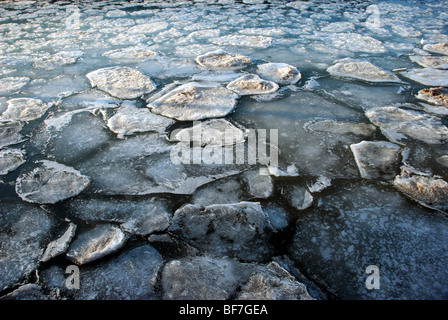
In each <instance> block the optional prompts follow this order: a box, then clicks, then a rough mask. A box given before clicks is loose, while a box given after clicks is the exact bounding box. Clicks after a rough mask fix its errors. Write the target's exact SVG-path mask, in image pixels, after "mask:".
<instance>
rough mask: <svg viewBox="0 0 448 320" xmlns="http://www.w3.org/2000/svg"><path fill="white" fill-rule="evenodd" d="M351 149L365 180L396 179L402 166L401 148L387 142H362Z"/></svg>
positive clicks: (353, 145)
mask: <svg viewBox="0 0 448 320" xmlns="http://www.w3.org/2000/svg"><path fill="white" fill-rule="evenodd" d="M350 149H351V150H352V152H353V156H354V157H355V161H356V164H357V165H358V169H359V172H360V174H361V177H362V178H364V179H378V180H390V179H393V178H395V176H396V174H397V173H398V169H399V167H400V164H401V148H400V146H398V145H396V144H393V143H390V142H387V141H361V142H360V143H357V144H352V145H351V146H350Z"/></svg>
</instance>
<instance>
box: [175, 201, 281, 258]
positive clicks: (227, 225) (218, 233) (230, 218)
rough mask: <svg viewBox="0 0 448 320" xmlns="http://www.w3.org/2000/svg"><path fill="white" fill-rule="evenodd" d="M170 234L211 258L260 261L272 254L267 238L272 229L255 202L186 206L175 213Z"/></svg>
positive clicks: (265, 215) (267, 217)
mask: <svg viewBox="0 0 448 320" xmlns="http://www.w3.org/2000/svg"><path fill="white" fill-rule="evenodd" d="M243 221H245V222H244V223H243ZM169 230H170V232H173V233H175V234H177V235H179V236H181V237H183V238H185V239H186V240H187V241H188V242H189V243H191V244H192V245H194V246H195V247H198V248H201V249H202V250H204V251H206V252H209V253H210V254H212V255H219V256H223V255H225V256H229V257H235V258H238V259H242V260H245V261H263V260H264V259H265V258H266V257H267V256H268V255H269V254H270V253H271V252H272V247H271V245H270V244H269V242H268V238H269V235H270V234H271V233H272V231H273V227H272V226H271V224H270V221H269V216H268V215H267V213H266V212H265V211H264V210H263V208H262V207H261V205H260V204H259V203H257V202H241V203H235V204H222V205H221V204H214V205H210V206H207V207H205V208H201V207H200V206H195V205H190V204H187V205H185V206H183V207H182V208H180V209H178V210H176V212H174V216H173V222H172V224H171V226H170V228H169ZM210 230H212V231H211V232H210Z"/></svg>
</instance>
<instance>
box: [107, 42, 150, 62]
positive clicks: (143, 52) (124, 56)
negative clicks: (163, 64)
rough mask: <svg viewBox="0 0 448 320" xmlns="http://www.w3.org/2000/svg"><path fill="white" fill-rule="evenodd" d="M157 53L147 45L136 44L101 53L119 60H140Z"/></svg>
mask: <svg viewBox="0 0 448 320" xmlns="http://www.w3.org/2000/svg"><path fill="white" fill-rule="evenodd" d="M155 55H157V52H155V51H154V50H151V49H150V48H149V47H148V46H143V45H141V46H136V47H127V48H124V49H114V50H110V51H107V52H105V53H103V56H105V57H108V58H111V59H117V60H119V61H123V60H142V59H148V58H152V57H154V56H155Z"/></svg>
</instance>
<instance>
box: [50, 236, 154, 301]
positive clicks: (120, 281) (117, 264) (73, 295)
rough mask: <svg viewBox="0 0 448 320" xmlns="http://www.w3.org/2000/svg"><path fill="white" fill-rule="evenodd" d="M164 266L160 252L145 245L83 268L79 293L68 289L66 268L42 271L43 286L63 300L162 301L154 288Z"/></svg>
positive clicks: (53, 267) (58, 267) (56, 267)
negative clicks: (53, 291)
mask: <svg viewBox="0 0 448 320" xmlns="http://www.w3.org/2000/svg"><path fill="white" fill-rule="evenodd" d="M162 265H163V258H162V256H161V255H160V253H159V252H158V251H157V250H156V249H154V248H153V247H152V246H151V245H149V244H144V245H141V246H137V247H135V248H132V249H129V250H126V251H124V252H121V253H120V254H118V255H116V256H114V257H112V258H111V259H109V260H107V261H102V262H101V263H98V264H96V265H90V266H86V267H85V268H83V269H82V271H81V272H82V282H81V283H80V286H79V289H78V290H72V289H69V288H67V286H66V279H67V274H66V273H65V272H66V268H65V267H61V266H58V265H53V266H51V267H49V268H47V269H45V270H43V272H42V283H43V284H44V285H45V286H46V287H47V288H51V289H53V290H58V291H59V292H60V294H61V295H62V296H63V297H65V298H70V299H75V300H95V299H96V300H146V299H160V295H159V294H158V293H157V291H156V289H155V286H156V283H157V274H158V272H159V270H160V269H161V267H162ZM142 283H145V285H142Z"/></svg>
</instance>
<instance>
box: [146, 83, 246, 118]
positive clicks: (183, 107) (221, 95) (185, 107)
mask: <svg viewBox="0 0 448 320" xmlns="http://www.w3.org/2000/svg"><path fill="white" fill-rule="evenodd" d="M238 98H239V96H238V95H237V94H236V93H234V92H232V91H231V90H229V89H226V88H224V87H222V86H219V85H215V84H213V83H210V84H207V83H205V84H203V83H197V82H191V83H186V84H183V85H180V86H179V87H177V88H175V89H174V90H172V91H170V92H168V93H167V94H165V95H163V96H162V97H160V98H158V99H156V100H155V101H153V102H151V103H149V104H148V105H147V106H148V108H150V109H151V111H152V112H154V113H156V114H160V115H162V116H165V117H168V118H173V119H176V120H180V121H192V120H201V119H207V118H219V117H224V116H226V115H227V114H229V113H230V112H232V111H233V109H234V108H235V106H236V102H237V99H238Z"/></svg>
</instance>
